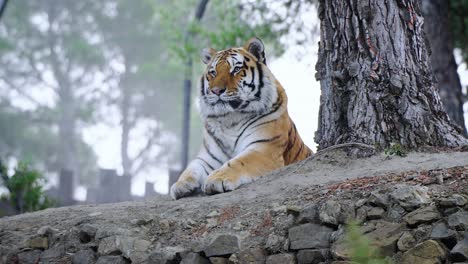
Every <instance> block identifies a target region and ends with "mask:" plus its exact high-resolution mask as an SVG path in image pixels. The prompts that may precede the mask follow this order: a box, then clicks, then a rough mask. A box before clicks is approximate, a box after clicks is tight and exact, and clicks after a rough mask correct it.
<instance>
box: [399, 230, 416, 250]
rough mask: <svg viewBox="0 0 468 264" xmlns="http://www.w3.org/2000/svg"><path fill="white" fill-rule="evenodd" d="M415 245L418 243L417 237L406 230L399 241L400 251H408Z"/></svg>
mask: <svg viewBox="0 0 468 264" xmlns="http://www.w3.org/2000/svg"><path fill="white" fill-rule="evenodd" d="M415 245H416V239H415V238H414V236H413V235H412V234H411V233H410V232H408V231H406V232H404V233H403V234H402V235H401V237H400V239H398V242H397V247H398V249H399V250H400V251H407V250H408V249H410V248H412V247H414V246H415Z"/></svg>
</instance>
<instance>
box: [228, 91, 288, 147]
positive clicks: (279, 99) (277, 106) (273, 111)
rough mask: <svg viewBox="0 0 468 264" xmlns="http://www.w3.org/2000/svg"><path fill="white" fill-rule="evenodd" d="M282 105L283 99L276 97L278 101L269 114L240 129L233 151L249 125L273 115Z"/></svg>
mask: <svg viewBox="0 0 468 264" xmlns="http://www.w3.org/2000/svg"><path fill="white" fill-rule="evenodd" d="M282 104H283V99H282V98H281V97H278V100H277V101H276V103H274V104H273V109H272V110H271V111H270V112H268V113H266V114H263V115H261V116H259V117H257V118H255V119H254V120H252V121H251V122H249V123H248V124H247V125H245V127H244V129H242V131H241V132H240V134H239V135H238V136H237V139H236V142H235V143H234V149H236V146H237V143H238V142H239V139H240V138H241V136H242V134H244V132H245V130H247V128H248V127H249V126H250V125H252V124H253V123H255V122H257V121H258V120H260V119H262V118H264V117H265V116H268V115H271V114H273V113H275V112H276V111H278V109H280V107H281V105H282Z"/></svg>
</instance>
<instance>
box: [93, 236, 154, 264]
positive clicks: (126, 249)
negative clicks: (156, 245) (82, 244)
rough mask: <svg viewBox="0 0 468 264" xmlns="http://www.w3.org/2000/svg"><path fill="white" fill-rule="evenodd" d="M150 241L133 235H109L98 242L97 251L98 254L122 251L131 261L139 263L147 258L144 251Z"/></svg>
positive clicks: (111, 253)
mask: <svg viewBox="0 0 468 264" xmlns="http://www.w3.org/2000/svg"><path fill="white" fill-rule="evenodd" d="M150 246H151V242H149V241H147V240H142V239H136V238H134V237H127V236H110V237H106V238H104V239H102V240H101V241H100V242H99V246H98V253H99V254H100V255H115V254H119V253H122V255H123V256H124V257H126V258H127V259H130V260H131V261H132V262H133V263H140V262H142V261H144V260H146V259H147V257H148V254H147V253H146V251H147V250H148V249H149V247H150Z"/></svg>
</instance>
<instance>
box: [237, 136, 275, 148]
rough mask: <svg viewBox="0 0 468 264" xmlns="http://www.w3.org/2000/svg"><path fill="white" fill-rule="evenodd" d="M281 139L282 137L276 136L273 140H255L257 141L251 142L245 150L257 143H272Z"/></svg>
mask: <svg viewBox="0 0 468 264" xmlns="http://www.w3.org/2000/svg"><path fill="white" fill-rule="evenodd" d="M279 137H281V135H277V136H274V137H272V138H265V139H259V140H255V141H252V142H250V143H249V144H248V145H247V146H246V147H245V148H248V147H250V145H253V144H257V143H266V142H272V141H274V140H276V139H278V138H279Z"/></svg>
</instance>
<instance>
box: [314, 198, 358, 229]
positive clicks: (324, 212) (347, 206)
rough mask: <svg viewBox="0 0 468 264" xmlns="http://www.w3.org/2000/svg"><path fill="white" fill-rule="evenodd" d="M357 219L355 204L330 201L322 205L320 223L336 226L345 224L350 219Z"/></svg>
mask: <svg viewBox="0 0 468 264" xmlns="http://www.w3.org/2000/svg"><path fill="white" fill-rule="evenodd" d="M355 217H356V215H355V210H354V204H353V203H352V202H350V201H343V202H340V203H338V202H337V201H335V200H328V201H326V202H325V203H324V204H322V206H321V207H320V210H319V218H320V221H322V223H325V224H330V225H334V226H337V225H339V224H345V223H346V222H347V221H348V219H354V218H355Z"/></svg>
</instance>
